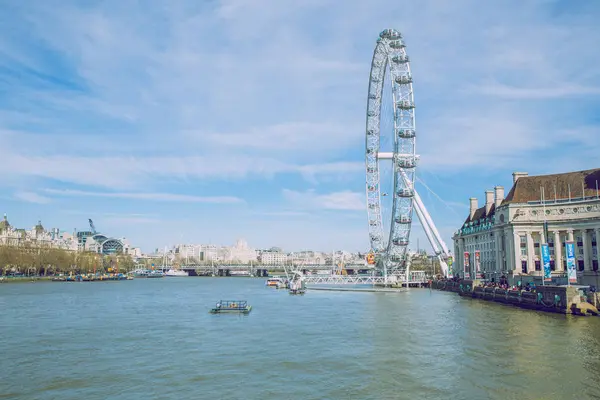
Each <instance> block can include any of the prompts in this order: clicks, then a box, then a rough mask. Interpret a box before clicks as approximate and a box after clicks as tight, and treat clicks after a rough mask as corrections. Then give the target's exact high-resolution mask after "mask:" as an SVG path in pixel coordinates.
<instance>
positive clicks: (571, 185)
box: [502, 168, 600, 205]
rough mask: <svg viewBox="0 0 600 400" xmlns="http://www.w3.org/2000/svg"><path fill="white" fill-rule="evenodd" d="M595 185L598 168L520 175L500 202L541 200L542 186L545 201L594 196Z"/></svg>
mask: <svg viewBox="0 0 600 400" xmlns="http://www.w3.org/2000/svg"><path fill="white" fill-rule="evenodd" d="M597 185H600V168H597V169H589V170H586V171H576V172H566V173H563V174H552V175H538V176H522V177H520V178H519V179H517V182H515V184H514V185H513V187H512V188H511V189H510V192H508V194H507V195H506V197H505V198H504V201H503V202H502V204H503V205H504V204H510V203H527V202H530V201H541V198H542V189H541V188H544V189H543V191H544V194H545V200H546V201H554V199H557V200H561V199H569V198H571V199H577V198H579V199H580V198H582V197H584V196H585V197H596V196H597V194H598V192H597V189H596V188H597V187H598V186H597ZM582 192H583V193H582Z"/></svg>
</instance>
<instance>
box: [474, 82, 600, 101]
mask: <svg viewBox="0 0 600 400" xmlns="http://www.w3.org/2000/svg"><path fill="white" fill-rule="evenodd" d="M473 90H474V91H477V92H480V93H483V94H486V95H490V96H498V97H504V98H510V99H558V98H563V97H577V96H589V95H600V87H588V86H583V85H578V84H567V85H564V84H562V83H559V84H558V85H554V86H551V87H515V86H510V85H505V84H498V83H496V84H490V85H483V86H478V87H474V88H473Z"/></svg>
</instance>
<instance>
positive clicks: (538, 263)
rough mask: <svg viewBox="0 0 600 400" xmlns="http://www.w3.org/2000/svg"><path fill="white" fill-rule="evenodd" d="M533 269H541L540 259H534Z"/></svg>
mask: <svg viewBox="0 0 600 400" xmlns="http://www.w3.org/2000/svg"><path fill="white" fill-rule="evenodd" d="M535 270H536V271H541V270H542V263H540V260H536V261H535Z"/></svg>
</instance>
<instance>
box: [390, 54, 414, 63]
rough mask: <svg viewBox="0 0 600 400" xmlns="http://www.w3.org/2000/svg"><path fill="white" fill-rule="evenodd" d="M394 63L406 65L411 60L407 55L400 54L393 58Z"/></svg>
mask: <svg viewBox="0 0 600 400" xmlns="http://www.w3.org/2000/svg"><path fill="white" fill-rule="evenodd" d="M392 61H393V62H395V63H396V64H406V63H407V62H409V61H410V60H409V58H408V56H407V55H406V54H399V55H397V56H394V57H392Z"/></svg>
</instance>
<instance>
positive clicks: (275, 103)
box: [0, 0, 600, 251]
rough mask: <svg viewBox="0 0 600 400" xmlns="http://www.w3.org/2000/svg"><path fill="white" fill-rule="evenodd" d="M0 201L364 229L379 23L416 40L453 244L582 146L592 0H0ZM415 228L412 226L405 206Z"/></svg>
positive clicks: (170, 230)
mask: <svg viewBox="0 0 600 400" xmlns="http://www.w3.org/2000/svg"><path fill="white" fill-rule="evenodd" d="M0 9H1V10H2V12H1V13H0V26H2V28H3V29H2V31H3V32H2V35H0V146H1V148H2V150H3V155H2V157H0V166H1V170H2V179H1V180H0V185H1V186H2V187H1V190H2V191H1V194H0V199H1V201H0V204H1V205H2V207H1V208H2V210H0V211H2V212H6V213H8V215H9V220H10V221H11V223H13V224H14V225H18V226H23V227H29V226H32V225H34V224H35V223H36V221H37V220H38V219H41V220H42V222H43V223H44V225H45V226H46V227H48V228H49V227H59V228H61V229H63V230H67V231H72V230H73V229H74V228H77V229H85V228H86V227H87V218H93V219H94V221H95V223H96V227H97V228H98V229H99V230H101V231H103V232H104V233H107V234H110V235H114V236H125V237H128V238H129V239H130V241H131V242H132V243H133V244H137V245H140V246H142V248H143V249H144V250H151V249H153V248H155V247H162V246H165V245H172V244H175V243H178V242H186V243H192V242H194V243H206V242H212V243H217V244H231V243H233V242H234V241H235V240H236V239H237V238H239V237H244V238H246V239H247V241H248V242H249V244H250V245H251V246H254V247H267V246H281V247H283V248H285V249H287V250H300V249H306V248H313V249H319V250H325V251H330V250H332V249H342V248H345V249H348V250H363V251H364V250H367V249H368V246H369V244H368V238H367V217H366V211H365V207H364V189H365V188H364V181H365V175H364V125H365V104H366V95H367V85H368V74H369V68H370V61H371V56H372V52H373V47H374V44H375V40H376V39H377V35H378V34H379V32H380V31H381V30H382V29H384V28H388V27H390V28H396V29H398V30H400V31H401V32H402V33H403V34H404V36H405V39H406V42H407V45H408V48H407V50H408V53H409V55H410V57H411V60H412V65H411V66H412V70H413V76H414V80H415V84H414V90H415V100H416V104H417V109H416V116H417V128H418V140H417V150H418V152H419V153H420V154H421V160H422V161H421V164H420V168H419V169H418V172H417V174H418V176H419V178H420V179H421V180H422V181H423V182H425V183H426V184H427V186H428V187H430V188H431V189H432V190H433V191H434V192H435V193H437V194H438V195H439V196H440V197H441V198H442V199H443V200H444V202H442V201H440V200H439V199H437V198H436V196H434V195H433V194H431V193H430V192H429V191H427V190H426V189H425V188H424V187H423V186H422V185H421V184H418V186H417V187H418V190H420V192H421V194H422V197H423V200H424V201H425V203H426V205H427V207H428V208H429V211H430V213H431V214H432V216H433V218H434V220H435V221H436V223H437V225H438V228H439V229H440V231H441V232H442V233H443V235H444V238H445V240H446V241H447V242H448V244H450V242H451V239H450V237H451V234H452V232H453V231H454V230H456V229H457V228H458V226H459V225H460V223H461V221H462V220H463V219H464V217H465V214H466V212H467V211H468V198H469V197H471V196H475V197H478V198H479V199H480V204H481V199H482V198H483V192H484V190H486V189H490V188H492V187H493V186H494V185H504V186H505V187H506V189H507V190H508V189H509V188H510V184H511V173H512V172H513V171H514V170H522V171H528V172H529V173H530V174H541V173H554V172H561V171H571V170H579V169H587V168H595V167H600V164H598V154H600V140H598V138H599V137H600V113H598V110H599V109H600V69H599V68H598V65H600V53H599V52H598V51H597V42H598V38H599V37H600V26H598V24H597V21H598V19H599V18H600V3H598V2H595V1H578V2H568V1H550V0H539V1H535V0H532V1H527V2H523V1H520V0H519V1H517V0H515V1H511V0H507V1H504V2H502V6H499V5H498V4H497V3H496V2H481V1H475V0H474V1H469V0H455V1H445V0H432V1H419V2H415V1H396V0H395V1H389V0H370V1H368V2H366V1H359V0H346V1H343V2H342V1H333V0H305V1H298V0H224V1H218V0H213V1H204V2H201V1H197V0H187V1H186V0H181V1H153V2H140V1H125V0H118V1H111V0H108V1H102V2H100V1H70V2H59V1H32V2H15V1H9V0H0ZM412 238H413V242H414V243H415V244H414V245H413V247H415V245H416V239H419V242H420V244H421V247H428V246H425V245H424V244H425V239H424V235H423V233H422V232H421V229H420V227H419V226H415V230H414V233H413V236H412Z"/></svg>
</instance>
